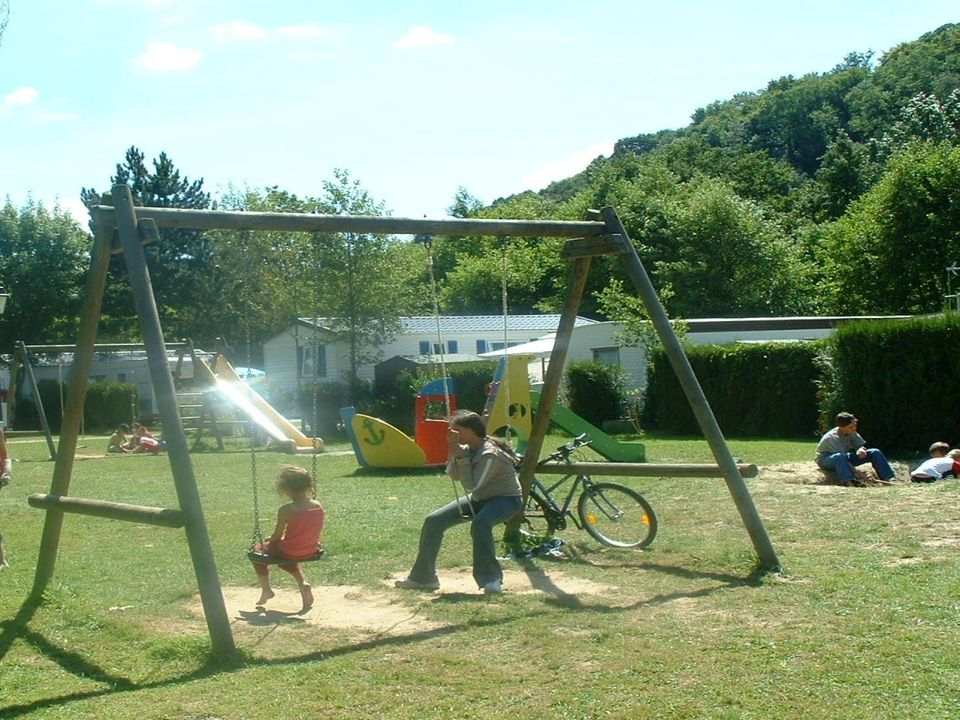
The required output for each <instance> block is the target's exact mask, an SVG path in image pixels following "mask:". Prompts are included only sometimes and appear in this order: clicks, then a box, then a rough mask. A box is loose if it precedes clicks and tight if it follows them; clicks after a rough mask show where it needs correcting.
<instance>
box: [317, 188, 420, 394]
mask: <svg viewBox="0 0 960 720" xmlns="http://www.w3.org/2000/svg"><path fill="white" fill-rule="evenodd" d="M323 191H324V192H323V195H322V196H321V197H320V198H317V199H316V201H315V202H316V209H317V210H318V211H319V212H321V213H324V214H333V215H383V214H385V207H384V204H383V203H382V202H380V201H377V200H375V199H374V198H373V197H371V195H370V194H369V193H368V192H367V191H366V190H364V189H363V187H362V186H361V185H360V182H359V180H355V179H353V178H351V177H350V174H349V173H348V172H347V171H345V170H335V171H334V177H333V179H332V180H326V181H324V183H323ZM314 242H315V247H314V250H313V263H314V264H313V271H314V274H315V285H314V292H315V297H316V299H317V303H318V304H317V307H316V312H315V313H314V314H315V316H316V317H322V318H325V323H326V326H327V328H328V329H329V330H331V331H333V332H335V333H337V334H338V335H339V336H340V337H342V338H344V339H345V340H346V342H347V345H348V348H349V349H348V352H347V361H348V366H349V375H348V377H347V381H348V384H349V386H350V388H351V393H356V391H357V388H358V376H357V371H358V369H359V367H360V366H361V365H363V364H365V363H370V362H376V361H377V360H379V359H380V354H381V353H380V348H381V347H382V346H383V345H384V344H385V343H387V342H389V341H390V340H391V339H392V338H393V337H394V336H395V334H396V332H397V330H399V327H400V326H399V317H400V316H401V315H406V314H410V312H411V311H414V310H421V311H422V310H424V309H425V308H427V307H429V296H428V294H427V293H425V292H422V291H418V287H422V286H421V285H420V283H421V282H422V272H423V268H424V264H423V261H422V257H423V256H422V253H421V252H419V251H418V249H417V248H416V247H415V246H414V245H413V244H412V243H410V242H401V241H399V240H398V239H396V238H394V237H391V236H384V235H371V234H366V233H336V234H319V233H318V234H317V235H316V236H315V237H314Z"/></svg>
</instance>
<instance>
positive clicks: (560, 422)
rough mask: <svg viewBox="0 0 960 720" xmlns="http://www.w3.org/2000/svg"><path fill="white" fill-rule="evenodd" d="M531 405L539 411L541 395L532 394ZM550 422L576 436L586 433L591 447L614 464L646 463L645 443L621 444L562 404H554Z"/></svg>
mask: <svg viewBox="0 0 960 720" xmlns="http://www.w3.org/2000/svg"><path fill="white" fill-rule="evenodd" d="M530 405H531V407H532V408H533V409H534V410H536V409H537V407H538V406H539V405H540V393H538V392H531V393H530ZM550 422H551V423H553V424H554V425H556V426H557V427H558V428H560V429H561V430H563V431H564V432H567V433H570V434H571V435H574V436H576V435H580V434H581V433H586V434H587V437H589V438H590V439H591V440H593V442H592V443H591V445H590V447H592V448H593V449H594V450H596V451H597V452H598V453H600V454H601V455H603V457H605V458H606V459H607V460H610V461H612V462H644V460H645V459H646V452H645V449H644V447H643V443H639V442H621V441H620V440H617V439H616V438H615V437H612V436H610V435H607V434H606V433H605V432H604V431H603V430H601V429H600V428H598V427H597V426H596V425H591V424H590V423H588V422H587V421H586V420H584V419H583V418H582V417H580V416H579V415H577V414H576V413H574V412H571V411H570V410H567V408H565V407H563V405H561V404H560V403H554V404H553V412H552V413H551V414H550Z"/></svg>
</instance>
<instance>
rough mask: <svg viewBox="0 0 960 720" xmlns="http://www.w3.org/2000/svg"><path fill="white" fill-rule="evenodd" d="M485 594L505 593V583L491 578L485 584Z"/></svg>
mask: <svg viewBox="0 0 960 720" xmlns="http://www.w3.org/2000/svg"><path fill="white" fill-rule="evenodd" d="M483 594H484V595H502V594H503V583H502V582H500V581H499V580H491V581H490V582H488V583H487V584H486V585H484V586H483Z"/></svg>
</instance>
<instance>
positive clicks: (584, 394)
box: [565, 360, 627, 426]
mask: <svg viewBox="0 0 960 720" xmlns="http://www.w3.org/2000/svg"><path fill="white" fill-rule="evenodd" d="M565 375H566V378H565V381H566V392H565V395H566V405H567V407H568V408H569V409H570V410H572V411H573V412H575V413H576V414H577V415H579V416H580V417H582V418H583V419H584V420H586V421H587V422H590V423H593V424H594V425H597V426H601V425H602V424H603V422H604V421H605V420H619V419H620V418H622V417H624V415H625V413H626V410H627V396H626V391H625V389H624V377H623V371H622V370H621V369H620V368H618V367H616V366H614V365H608V364H607V363H602V362H599V361H598V360H582V361H579V362H573V363H570V365H569V366H568V367H567V370H566V373H565Z"/></svg>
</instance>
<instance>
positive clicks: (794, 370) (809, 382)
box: [643, 341, 823, 437]
mask: <svg viewBox="0 0 960 720" xmlns="http://www.w3.org/2000/svg"><path fill="white" fill-rule="evenodd" d="M822 347H823V343H822V342H820V341H817V342H794V343H755V344H754V343H750V344H747V343H735V344H730V345H693V346H690V347H687V348H686V349H685V351H686V354H687V359H688V360H689V361H690V365H691V367H692V368H693V372H694V374H695V375H696V376H697V380H698V381H699V382H700V386H701V387H702V388H703V392H704V394H705V395H706V397H707V401H708V402H709V403H710V407H711V408H712V410H713V414H714V416H715V417H716V418H717V422H718V423H719V425H720V428H721V430H722V431H723V432H724V434H727V435H738V436H742V437H803V436H811V435H813V434H815V432H816V429H817V419H818V409H817V387H818V385H817V379H818V377H819V374H820V371H819V369H818V360H817V357H818V354H819V353H820V352H821V350H822ZM643 424H644V428H645V429H648V430H659V431H661V432H670V433H676V434H681V435H689V434H701V430H700V426H699V425H698V424H697V421H696V418H695V417H694V415H693V411H692V410H691V409H690V404H689V402H688V401H687V398H686V395H685V394H684V393H683V390H682V388H681V387H680V383H679V381H678V380H677V377H676V374H675V373H674V371H673V368H672V367H671V366H670V363H669V361H668V359H667V356H666V353H665V352H664V351H663V350H658V351H655V352H654V353H653V354H652V356H651V360H650V363H649V365H648V368H647V390H646V398H645V402H644V409H643Z"/></svg>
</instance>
